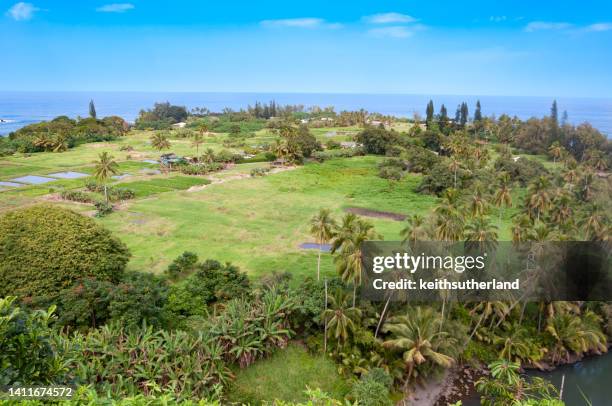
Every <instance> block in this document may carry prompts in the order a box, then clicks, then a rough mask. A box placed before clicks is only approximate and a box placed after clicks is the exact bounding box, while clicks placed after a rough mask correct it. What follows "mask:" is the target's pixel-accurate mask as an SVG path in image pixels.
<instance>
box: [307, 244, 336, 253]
mask: <svg viewBox="0 0 612 406" xmlns="http://www.w3.org/2000/svg"><path fill="white" fill-rule="evenodd" d="M300 248H301V249H304V250H318V249H319V248H320V249H321V251H323V252H329V251H331V245H330V244H321V245H319V244H317V243H315V242H304V243H302V244H300Z"/></svg>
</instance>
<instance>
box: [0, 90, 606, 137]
mask: <svg viewBox="0 0 612 406" xmlns="http://www.w3.org/2000/svg"><path fill="white" fill-rule="evenodd" d="M92 99H93V100H94V102H95V105H96V110H97V113H98V117H104V116H108V115H117V116H121V117H123V118H124V119H126V120H128V121H133V120H134V119H135V118H136V117H137V116H138V112H139V111H140V110H141V109H146V108H150V107H151V106H152V105H153V103H155V102H164V101H169V102H170V103H172V104H178V105H184V106H186V107H188V108H189V109H191V108H193V107H206V108H208V109H209V110H211V111H215V112H218V111H221V110H223V108H225V107H230V108H232V109H240V108H246V107H247V106H248V105H249V104H250V105H253V104H254V103H255V102H256V101H260V102H268V101H270V100H275V101H276V103H277V104H283V105H284V104H301V105H304V106H305V107H308V106H313V105H318V106H320V107H325V106H334V107H335V109H336V111H337V112H339V111H342V110H358V109H362V108H363V109H365V110H367V111H370V112H378V113H382V114H392V115H395V116H400V117H412V115H413V114H414V113H415V112H418V113H419V114H421V116H424V114H425V106H426V104H427V102H428V101H429V99H432V100H433V101H434V105H435V109H436V112H437V111H438V110H439V108H440V105H441V104H445V105H446V108H447V110H448V112H449V115H450V116H454V113H455V109H456V106H457V105H458V104H459V103H461V102H462V101H466V102H467V103H468V104H469V108H470V114H471V113H473V111H474V107H475V104H476V100H480V103H481V105H482V112H483V114H484V115H487V116H490V115H496V116H499V115H501V114H503V113H506V114H509V115H510V116H514V115H516V116H518V117H519V118H521V119H527V118H529V117H542V116H545V115H548V114H550V107H551V104H552V101H553V98H552V97H510V96H457V95H411V94H324V93H196V92H193V93H187V92H185V93H177V92H174V93H166V92H0V120H3V121H4V122H2V123H0V135H6V134H8V133H10V132H11V131H15V130H17V129H19V128H21V127H23V126H25V125H28V124H31V123H35V122H39V121H43V120H50V119H52V118H54V117H56V116H59V115H67V116H70V117H77V116H81V117H86V116H87V114H88V104H89V100H92ZM557 104H558V110H559V116H560V117H561V115H562V113H563V111H567V113H568V119H569V122H570V123H573V124H580V123H583V122H589V123H591V124H592V125H593V126H594V127H595V128H597V129H599V130H600V131H601V132H602V133H604V134H606V135H607V136H610V135H612V98H562V97H560V98H557Z"/></svg>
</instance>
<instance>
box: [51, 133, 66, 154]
mask: <svg viewBox="0 0 612 406" xmlns="http://www.w3.org/2000/svg"><path fill="white" fill-rule="evenodd" d="M51 147H52V148H53V152H64V151H67V150H68V137H67V136H66V135H64V134H58V135H56V136H55V138H54V139H53V140H52V141H51Z"/></svg>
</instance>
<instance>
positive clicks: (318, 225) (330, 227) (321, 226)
mask: <svg viewBox="0 0 612 406" xmlns="http://www.w3.org/2000/svg"><path fill="white" fill-rule="evenodd" d="M335 228H336V220H334V219H333V218H332V216H331V213H330V211H329V209H321V210H319V213H318V214H316V215H315V216H314V217H312V219H310V234H311V235H312V236H313V237H314V238H315V240H316V242H317V244H319V256H318V258H317V280H320V279H321V252H322V251H323V244H326V243H328V242H329V241H330V240H331V239H332V237H333V236H334V229H335Z"/></svg>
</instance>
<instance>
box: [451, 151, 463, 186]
mask: <svg viewBox="0 0 612 406" xmlns="http://www.w3.org/2000/svg"><path fill="white" fill-rule="evenodd" d="M448 169H450V170H451V171H453V187H454V188H455V189H456V188H457V171H458V170H459V169H461V162H459V161H458V160H457V159H455V158H453V159H451V162H450V164H449V165H448Z"/></svg>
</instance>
